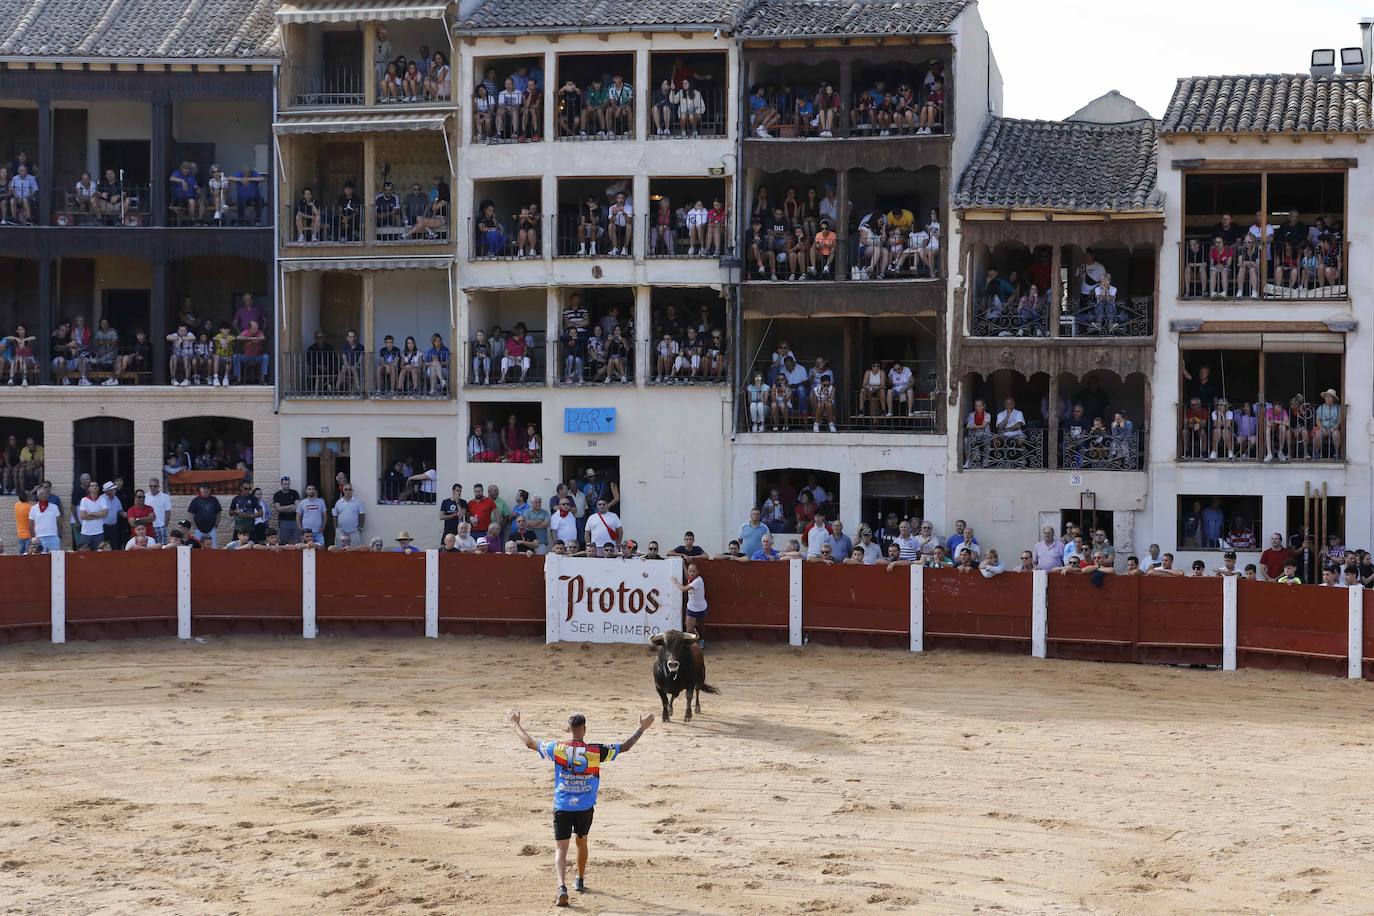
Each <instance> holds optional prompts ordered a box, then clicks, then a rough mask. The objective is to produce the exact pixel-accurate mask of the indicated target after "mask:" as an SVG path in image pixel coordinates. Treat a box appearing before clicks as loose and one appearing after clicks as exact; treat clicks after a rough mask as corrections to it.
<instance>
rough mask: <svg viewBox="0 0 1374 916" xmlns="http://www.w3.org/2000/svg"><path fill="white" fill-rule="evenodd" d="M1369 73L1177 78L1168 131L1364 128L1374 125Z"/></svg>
mask: <svg viewBox="0 0 1374 916" xmlns="http://www.w3.org/2000/svg"><path fill="white" fill-rule="evenodd" d="M1369 96H1370V81H1369V77H1367V76H1326V77H1314V76H1308V75H1307V74H1304V73H1298V74H1261V75H1258V76H1194V77H1188V78H1186V79H1181V80H1179V81H1178V86H1177V87H1176V88H1175V89H1174V97H1173V98H1172V99H1170V100H1169V108H1168V110H1167V111H1165V113H1164V121H1163V123H1161V124H1160V128H1159V129H1160V130H1161V131H1162V132H1163V133H1166V134H1173V133H1180V134H1187V133H1193V134H1230V133H1266V134H1267V133H1289V134H1292V133H1365V132H1368V131H1369V130H1371V129H1374V122H1372V121H1371V119H1370V113H1369Z"/></svg>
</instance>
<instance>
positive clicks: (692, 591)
mask: <svg viewBox="0 0 1374 916" xmlns="http://www.w3.org/2000/svg"><path fill="white" fill-rule="evenodd" d="M671 581H672V583H673V584H674V585H675V586H677V587H678V589H679V590H680V591H681V592H682V593H683V594H684V595H686V596H687V608H686V613H685V614H683V617H682V630H683V632H684V633H695V634H697V637H698V638H697V645H698V646H700V645H703V644H704V643H705V640H704V639H701V638H700V637H701V624H702V622H703V621H704V620H705V619H706V583H705V582H703V581H702V580H701V573H700V572H698V571H697V564H695V563H688V564H687V583H686V584H685V585H684V584H683V583H681V582H679V581H678V580H677V577H676V576H674V577H672V579H671Z"/></svg>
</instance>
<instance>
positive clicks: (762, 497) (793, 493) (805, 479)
mask: <svg viewBox="0 0 1374 916" xmlns="http://www.w3.org/2000/svg"><path fill="white" fill-rule="evenodd" d="M817 486H819V487H820V490H821V491H823V492H824V499H822V498H820V497H819V495H815V494H817V491H816V489H815V488H816V487H817ZM802 491H807V492H808V493H809V494H813V496H812V498H811V499H810V500H809V503H810V504H811V507H814V509H815V511H822V512H824V513H825V515H826V518H830V519H835V518H839V517H840V475H839V474H836V473H834V472H833V471H817V470H812V469H809V468H784V469H778V470H774V471H759V472H758V473H757V474H755V475H754V493H755V496H754V505H756V506H758V507H759V508H761V509H765V511H764V523H765V524H767V525H768V527H769V528H770V529H772V530H773V533H774V534H779V533H781V532H785V531H792V532H797V533H800V532H801V530H802V528H804V527H805V525H806V524H807V523H809V521H810V518H809V517H808V516H809V515H811V514H814V513H813V512H812V508H811V507H807V508H803V509H801V517H800V518H799V517H798V514H797V513H798V505H799V504H800V500H801V494H802ZM770 501H776V503H777V504H778V505H779V507H780V508H781V510H782V513H781V518H778V517H776V514H775V513H774V512H773V511H772V502H770ZM855 534H857V532H855ZM775 546H776V545H775ZM779 549H781V548H779Z"/></svg>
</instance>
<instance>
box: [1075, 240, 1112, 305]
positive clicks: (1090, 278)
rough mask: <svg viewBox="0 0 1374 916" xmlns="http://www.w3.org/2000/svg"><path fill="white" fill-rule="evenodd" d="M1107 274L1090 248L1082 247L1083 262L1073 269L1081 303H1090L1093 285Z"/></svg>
mask: <svg viewBox="0 0 1374 916" xmlns="http://www.w3.org/2000/svg"><path fill="white" fill-rule="evenodd" d="M1106 275H1107V268H1105V267H1103V266H1102V265H1101V264H1099V263H1098V262H1097V258H1096V257H1095V256H1094V254H1093V250H1092V249H1091V248H1087V249H1084V251H1083V263H1082V264H1079V265H1078V269H1077V270H1075V271H1074V276H1076V277H1078V294H1079V299H1080V300H1081V301H1082V304H1083V305H1085V306H1087V305H1089V304H1091V303H1092V299H1093V287H1095V286H1097V284H1099V283H1101V282H1102V278H1103V277H1105V276H1106Z"/></svg>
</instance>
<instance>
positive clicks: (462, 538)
mask: <svg viewBox="0 0 1374 916" xmlns="http://www.w3.org/2000/svg"><path fill="white" fill-rule="evenodd" d="M453 546H454V547H456V548H458V552H459V553H476V552H477V539H476V538H475V537H473V536H472V525H470V524H469V523H467V522H459V523H458V534H457V535H456V536H455V537H454V539H453Z"/></svg>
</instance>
